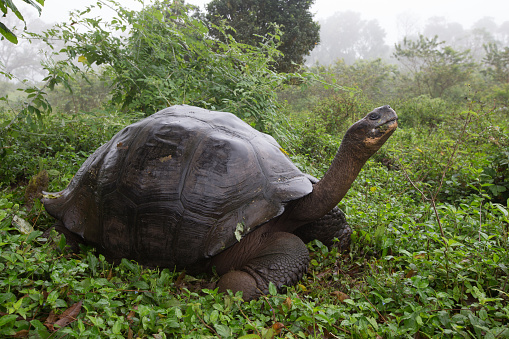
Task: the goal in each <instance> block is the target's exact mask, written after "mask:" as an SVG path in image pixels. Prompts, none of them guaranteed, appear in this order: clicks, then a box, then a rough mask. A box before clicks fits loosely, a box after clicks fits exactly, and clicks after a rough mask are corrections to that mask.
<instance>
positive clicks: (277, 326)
mask: <svg viewBox="0 0 509 339" xmlns="http://www.w3.org/2000/svg"><path fill="white" fill-rule="evenodd" d="M283 328H285V325H283V324H282V323H279V322H277V323H274V324H273V325H272V329H273V330H274V334H279V333H281V330H282V329H283Z"/></svg>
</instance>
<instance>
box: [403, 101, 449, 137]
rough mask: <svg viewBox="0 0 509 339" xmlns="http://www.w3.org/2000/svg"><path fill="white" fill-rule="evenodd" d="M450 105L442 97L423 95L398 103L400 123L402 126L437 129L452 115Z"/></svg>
mask: <svg viewBox="0 0 509 339" xmlns="http://www.w3.org/2000/svg"><path fill="white" fill-rule="evenodd" d="M450 109H451V107H450V105H449V104H448V103H447V102H446V101H444V100H443V99H441V98H431V97H430V96H428V95H421V96H418V97H415V98H411V99H409V100H406V101H403V102H401V103H398V104H397V106H396V112H397V113H398V123H399V126H400V127H401V128H406V127H416V128H420V127H425V128H428V129H436V128H437V127H438V126H439V125H440V124H441V123H442V122H444V120H445V119H446V118H447V117H448V115H451V112H450Z"/></svg>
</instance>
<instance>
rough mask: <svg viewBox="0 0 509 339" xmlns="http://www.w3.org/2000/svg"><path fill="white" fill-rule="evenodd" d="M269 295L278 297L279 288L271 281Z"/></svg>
mask: <svg viewBox="0 0 509 339" xmlns="http://www.w3.org/2000/svg"><path fill="white" fill-rule="evenodd" d="M269 293H270V294H271V295H277V287H276V285H274V283H273V282H272V281H271V282H269Z"/></svg>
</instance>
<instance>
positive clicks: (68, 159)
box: [0, 109, 509, 339]
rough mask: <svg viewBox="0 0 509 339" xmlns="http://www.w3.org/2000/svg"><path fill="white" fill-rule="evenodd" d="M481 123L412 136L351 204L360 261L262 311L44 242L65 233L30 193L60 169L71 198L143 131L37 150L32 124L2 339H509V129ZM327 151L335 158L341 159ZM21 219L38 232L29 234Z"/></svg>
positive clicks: (60, 131) (4, 287) (48, 137)
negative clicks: (92, 168) (53, 230)
mask: <svg viewBox="0 0 509 339" xmlns="http://www.w3.org/2000/svg"><path fill="white" fill-rule="evenodd" d="M473 112H475V114H474V115H473V117H484V118H483V119H477V120H476V119H472V120H471V121H470V122H469V123H468V124H467V127H468V128H467V129H465V130H463V131H462V130H461V128H451V127H450V126H451V124H449V125H444V126H442V127H441V128H438V129H435V130H433V131H432V133H430V130H429V129H426V128H421V127H419V126H415V127H412V126H407V127H404V128H401V129H400V130H398V131H397V132H396V133H395V135H394V136H393V137H392V138H391V139H390V140H389V142H388V144H387V145H386V146H385V147H384V148H383V149H382V150H381V151H380V152H379V153H378V154H377V155H376V156H375V157H373V159H372V160H370V161H369V162H368V163H367V164H366V166H365V167H364V169H363V170H362V171H361V173H360V175H359V177H358V178H357V180H356V181H355V183H354V185H353V187H352V189H351V190H350V191H349V192H348V194H347V196H346V198H345V199H344V200H343V201H342V202H341V204H340V207H341V208H342V209H343V210H344V211H345V213H346V215H347V217H348V221H349V223H350V224H351V225H352V227H353V229H354V234H353V237H352V240H353V241H352V246H351V249H350V251H349V252H346V253H338V252H337V251H336V250H335V249H328V248H327V247H325V246H323V245H322V244H320V243H319V242H317V241H315V242H312V243H310V244H309V245H308V246H309V248H310V252H311V263H310V266H309V270H308V274H307V275H306V276H305V277H304V279H302V281H301V282H300V283H299V284H298V285H296V286H294V287H290V288H288V290H287V292H286V293H285V294H277V293H276V291H275V288H274V287H272V288H271V293H270V294H269V295H267V296H264V297H262V298H260V299H258V300H254V301H250V302H244V301H243V300H242V298H241V296H240V295H231V294H226V295H223V294H218V293H217V291H216V290H214V283H215V281H217V277H191V276H188V275H186V274H185V273H183V272H174V271H172V270H168V269H164V270H153V269H147V268H143V267H140V266H139V265H137V264H136V263H135V262H131V261H128V260H123V261H122V262H121V263H120V264H119V265H112V264H110V263H108V262H106V261H105V260H104V257H102V256H101V255H98V254H97V253H96V252H95V251H94V249H92V248H85V249H83V251H82V253H80V254H73V253H70V252H68V251H67V249H66V247H65V239H64V238H62V237H61V236H57V235H56V234H51V235H49V236H46V235H43V232H44V231H45V230H46V229H47V228H48V227H49V226H50V225H51V224H52V222H53V221H52V220H51V218H49V217H48V216H47V215H46V214H45V212H44V210H43V207H42V206H41V204H40V203H39V202H38V200H37V199H36V200H35V203H34V204H33V206H32V207H31V208H27V206H26V204H25V201H24V195H25V192H24V191H25V188H26V186H27V184H28V182H29V179H30V177H31V176H33V175H35V174H37V173H38V172H39V171H40V170H42V169H45V170H47V171H48V172H49V178H50V183H49V187H50V190H53V191H54V190H59V189H62V188H63V187H65V185H66V184H67V182H68V181H69V180H70V178H71V177H72V175H73V174H74V173H75V172H76V170H77V169H78V168H79V165H80V164H81V163H82V162H83V161H84V159H86V157H87V156H88V155H89V154H90V152H91V151H93V150H94V149H95V148H96V147H97V146H98V145H99V144H101V143H102V142H104V141H106V140H108V139H109V138H110V137H111V136H112V135H113V134H114V133H115V132H116V131H117V130H119V129H120V128H121V126H124V125H127V124H128V123H129V122H130V121H131V120H132V117H124V116H120V115H116V114H112V115H110V114H105V113H97V114H95V115H90V116H89V115H77V116H66V115H63V114H58V113H53V115H51V116H48V117H47V118H46V120H45V121H43V123H44V126H45V130H44V131H43V132H40V130H39V132H38V133H37V134H34V133H35V132H34V131H33V130H31V129H30V126H28V125H26V126H25V125H23V124H19V126H18V130H19V131H18V132H17V134H15V135H14V136H12V135H11V139H9V140H7V143H5V144H8V145H10V146H11V147H10V148H9V149H8V152H7V154H5V155H4V157H3V164H2V166H1V168H0V174H1V179H2V180H1V182H2V186H1V188H0V189H1V191H0V220H1V222H0V337H31V338H62V337H68V338H74V337H80V338H81V337H103V338H136V337H140V338H170V337H183V338H244V339H247V338H337V337H346V338H371V337H372V338H376V337H383V338H405V337H408V338H432V337H433V338H436V337H438V338H440V337H443V338H478V337H485V338H509V330H508V329H507V323H509V306H508V301H509V295H508V293H509V292H508V291H509V282H508V266H509V256H508V255H507V253H508V231H509V229H508V225H509V213H508V208H507V200H506V198H504V195H503V194H504V191H503V188H497V189H495V190H493V189H490V188H492V187H493V186H500V187H504V183H503V181H500V180H499V181H497V180H498V179H499V178H498V177H499V176H500V175H503V174H504V173H505V172H504V171H506V170H507V166H506V167H504V166H505V165H504V161H506V163H507V159H506V158H504V156H503V154H505V153H503V152H504V151H505V150H506V149H507V143H506V138H505V136H506V135H507V133H506V132H505V131H506V129H507V126H508V124H507V123H505V122H504V121H506V120H505V118H504V117H503V116H493V114H494V113H489V112H488V113H489V114H488V113H486V114H485V113H483V110H482V109H477V110H473ZM487 118H490V119H491V120H490V119H487ZM464 119H465V118H464ZM462 121H465V120H462ZM493 121H497V123H498V124H499V128H498V130H497V129H495V128H491V129H490V127H493V126H494V124H493V123H492V122H493ZM297 126H298V125H297ZM321 130H322V129H321V128H320V126H318V127H317V128H316V131H317V133H318V132H319V131H321ZM304 133H307V135H308V136H309V133H311V132H309V131H305V132H304ZM311 137H312V136H309V139H312V138H311ZM313 140H318V142H319V143H320V144H319V145H317V147H319V148H320V150H321V152H323V154H322V156H321V157H322V158H328V157H330V154H329V153H330V152H332V150H333V149H334V148H335V147H336V145H337V143H338V140H337V137H331V136H328V137H327V136H325V135H324V134H323V133H321V132H320V135H318V136H315V139H313ZM493 140H495V141H496V143H495V142H493ZM497 143H498V145H497ZM456 145H458V146H457V147H456ZM295 146H296V147H295V148H294V149H290V148H291V146H290V147H288V149H289V151H291V152H292V153H293V154H294V156H295V159H296V160H297V161H296V162H297V163H299V165H300V166H302V167H303V168H311V167H312V168H314V170H313V171H314V172H313V174H316V175H320V173H321V172H323V170H324V168H325V167H326V166H325V165H323V164H317V163H316V162H317V161H318V160H319V159H318V158H317V157H313V156H310V155H309V154H307V155H306V154H305V153H298V152H297V151H295V150H298V149H301V150H302V149H304V150H307V149H308V148H306V147H307V146H306V145H304V146H305V147H301V146H302V145H295ZM78 147H79V148H78ZM299 147H300V148H299ZM285 148H287V146H285ZM455 149H456V151H454V150H455ZM450 159H452V161H449V160H450ZM490 168H491V169H493V170H494V173H495V174H493V172H490V171H489V169H490ZM410 181H411V182H410ZM421 193H422V194H421ZM504 200H505V201H504ZM14 217H17V218H20V219H23V220H26V221H27V222H28V223H29V224H30V225H32V226H33V227H34V228H35V230H34V231H32V232H31V233H29V234H24V233H22V232H20V231H19V230H18V228H16V227H14V226H13V218H14ZM16 220H18V219H16Z"/></svg>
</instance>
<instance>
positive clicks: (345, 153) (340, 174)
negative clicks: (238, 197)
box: [280, 142, 369, 232]
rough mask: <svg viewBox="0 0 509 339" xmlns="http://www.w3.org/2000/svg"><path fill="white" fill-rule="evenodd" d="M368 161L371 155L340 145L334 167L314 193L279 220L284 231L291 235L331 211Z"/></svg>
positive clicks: (295, 202)
mask: <svg viewBox="0 0 509 339" xmlns="http://www.w3.org/2000/svg"><path fill="white" fill-rule="evenodd" d="M368 159H369V156H366V155H365V154H363V153H362V152H360V151H359V150H357V149H356V148H355V147H352V145H348V142H343V143H341V146H340V148H339V150H338V152H337V153H336V156H335V157H334V160H333V161H332V164H331V166H330V167H329V169H328V171H327V172H326V173H325V175H324V176H323V178H322V179H321V180H320V181H319V182H317V183H316V184H315V185H314V187H313V191H312V192H311V193H310V194H308V195H306V196H305V197H303V198H301V199H299V200H296V201H294V202H292V203H290V204H289V205H288V206H287V208H286V211H285V213H284V214H283V215H282V216H281V220H280V222H281V226H282V228H283V229H284V230H285V231H288V232H292V231H294V230H295V229H297V228H298V227H300V226H302V225H304V224H307V223H309V222H312V221H314V220H317V219H319V218H321V217H323V216H324V215H325V214H327V213H328V212H329V211H331V210H332V209H333V208H334V207H335V206H336V205H337V204H338V203H339V202H340V201H341V200H342V199H343V197H344V196H345V195H346V193H347V192H348V190H349V189H350V187H351V186H352V183H353V182H354V180H355V178H356V177H357V175H358V174H359V172H360V170H361V169H362V166H364V164H365V163H366V161H367V160H368Z"/></svg>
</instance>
